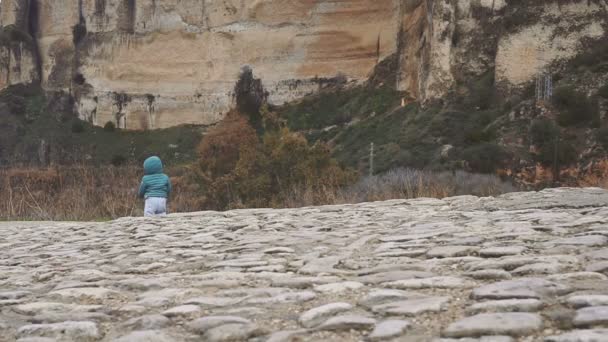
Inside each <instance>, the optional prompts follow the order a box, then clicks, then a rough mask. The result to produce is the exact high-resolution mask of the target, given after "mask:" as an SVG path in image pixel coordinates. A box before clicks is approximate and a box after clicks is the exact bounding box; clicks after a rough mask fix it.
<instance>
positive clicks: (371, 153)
mask: <svg viewBox="0 0 608 342" xmlns="http://www.w3.org/2000/svg"><path fill="white" fill-rule="evenodd" d="M369 175H370V176H373V175H374V143H371V145H370V149H369Z"/></svg>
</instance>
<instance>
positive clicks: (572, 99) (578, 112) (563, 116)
mask: <svg viewBox="0 0 608 342" xmlns="http://www.w3.org/2000/svg"><path fill="white" fill-rule="evenodd" d="M553 104H554V105H555V107H556V108H557V109H558V110H559V115H558V118H557V122H558V123H559V124H560V125H561V126H574V125H577V124H580V123H583V122H587V121H589V120H591V119H593V105H592V104H591V101H589V99H588V98H587V96H586V95H585V94H584V93H582V92H580V91H577V90H576V89H574V87H571V86H565V87H560V88H557V89H556V90H555V93H554V95H553Z"/></svg>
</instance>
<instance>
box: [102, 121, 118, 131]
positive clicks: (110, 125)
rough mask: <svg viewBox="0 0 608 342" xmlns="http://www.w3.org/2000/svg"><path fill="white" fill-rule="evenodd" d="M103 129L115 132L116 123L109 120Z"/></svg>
mask: <svg viewBox="0 0 608 342" xmlns="http://www.w3.org/2000/svg"><path fill="white" fill-rule="evenodd" d="M103 130H104V131H106V132H114V131H115V130H116V124H114V122H112V121H108V122H106V124H105V125H104V126H103Z"/></svg>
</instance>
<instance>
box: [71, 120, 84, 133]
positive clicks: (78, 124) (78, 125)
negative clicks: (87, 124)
mask: <svg viewBox="0 0 608 342" xmlns="http://www.w3.org/2000/svg"><path fill="white" fill-rule="evenodd" d="M82 132H84V122H83V121H82V120H80V119H74V121H72V133H82Z"/></svg>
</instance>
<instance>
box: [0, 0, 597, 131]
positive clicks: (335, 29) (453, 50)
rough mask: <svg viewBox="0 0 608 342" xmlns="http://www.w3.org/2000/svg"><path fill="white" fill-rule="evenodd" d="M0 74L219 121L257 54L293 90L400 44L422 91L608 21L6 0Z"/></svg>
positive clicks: (361, 76)
mask: <svg viewBox="0 0 608 342" xmlns="http://www.w3.org/2000/svg"><path fill="white" fill-rule="evenodd" d="M0 11H1V12H0V24H1V25H2V26H3V31H2V33H3V35H2V37H1V38H2V39H0V87H6V86H7V85H11V84H17V83H28V82H37V81H40V82H41V83H42V85H43V87H44V88H45V89H46V90H48V91H63V92H66V93H69V94H71V95H72V96H73V97H74V99H75V110H76V111H77V112H78V113H79V115H80V117H81V118H83V119H86V120H89V121H91V122H93V123H95V124H98V125H103V124H105V123H106V122H107V121H114V122H116V123H118V124H119V126H120V127H123V128H129V129H146V128H161V127H168V126H173V125H178V124H185V123H195V124H211V123H214V122H217V121H218V120H219V119H221V118H222V116H223V114H224V113H226V112H227V111H228V110H229V109H230V108H231V107H232V106H233V105H234V98H233V89H234V85H235V83H236V82H237V79H238V76H239V72H240V70H241V68H242V67H244V66H249V67H251V68H252V69H253V72H254V74H255V76H256V77H257V78H260V79H261V80H262V82H263V84H264V87H265V88H266V90H267V91H268V98H269V101H270V102H271V103H274V104H281V103H283V102H286V101H290V100H294V99H297V98H300V97H302V96H305V95H308V94H311V93H314V92H315V91H318V89H320V88H321V87H323V85H325V84H327V83H328V82H330V83H331V82H338V81H341V80H343V79H344V78H346V79H347V80H350V81H353V82H362V81H365V80H367V78H368V77H369V76H370V74H371V73H372V72H373V70H374V67H375V66H376V65H377V64H378V63H379V62H381V61H382V60H384V59H386V58H395V60H396V61H397V63H393V64H392V65H394V69H395V70H392V71H393V72H394V73H395V74H396V75H397V78H396V79H397V81H396V83H397V84H396V85H395V86H396V87H397V88H398V89H399V90H403V91H406V92H408V93H409V94H410V95H411V96H412V97H414V98H416V99H419V100H427V99H431V98H436V97H440V96H443V95H445V94H446V93H447V92H448V90H449V89H451V88H453V86H454V85H455V84H458V83H459V82H460V81H462V80H465V79H466V78H467V77H471V76H477V75H480V74H484V73H486V72H488V71H492V72H495V73H496V80H497V81H498V82H500V83H501V84H504V86H505V89H511V88H513V87H517V86H521V85H523V84H525V83H526V82H528V81H530V80H531V79H533V78H534V77H535V75H537V74H538V73H539V72H541V71H542V70H543V69H544V68H546V67H548V66H550V65H553V64H554V62H556V61H559V60H562V59H565V58H568V57H571V56H573V55H575V54H576V53H577V52H578V51H579V50H580V49H581V48H582V47H584V45H585V44H586V42H587V39H590V40H593V39H598V38H601V37H603V36H605V35H606V28H607V27H608V24H607V19H606V18H607V17H608V4H607V3H606V1H605V0H580V1H578V0H569V1H566V0H543V1H534V2H523V1H520V0H460V1H439V0H374V1H371V0H340V1H321V0H291V1H287V0H255V1H246V0H164V1H158V0H4V1H2V2H1V3H0Z"/></svg>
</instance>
